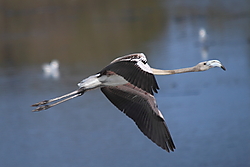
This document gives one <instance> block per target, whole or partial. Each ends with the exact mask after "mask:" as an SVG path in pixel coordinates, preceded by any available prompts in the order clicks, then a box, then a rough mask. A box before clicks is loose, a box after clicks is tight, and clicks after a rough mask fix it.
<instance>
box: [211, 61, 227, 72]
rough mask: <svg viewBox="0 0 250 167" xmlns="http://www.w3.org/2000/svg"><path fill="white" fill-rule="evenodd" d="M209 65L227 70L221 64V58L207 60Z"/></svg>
mask: <svg viewBox="0 0 250 167" xmlns="http://www.w3.org/2000/svg"><path fill="white" fill-rule="evenodd" d="M207 65H208V66H210V67H220V68H222V70H224V71H226V68H225V67H224V66H223V65H222V64H221V62H220V61H219V60H210V61H208V62H207Z"/></svg>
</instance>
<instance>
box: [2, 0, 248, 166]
mask: <svg viewBox="0 0 250 167" xmlns="http://www.w3.org/2000/svg"><path fill="white" fill-rule="evenodd" d="M219 2H220V1H219ZM222 2H223V1H222ZM222 2H221V3H222ZM230 2H231V1H230ZM160 4H161V5H160V6H163V8H164V9H166V10H164V11H165V13H161V14H163V15H164V14H165V16H164V17H162V18H164V19H165V21H166V22H164V23H162V27H161V28H159V29H157V28H156V29H155V30H154V31H157V33H154V35H150V37H149V36H147V35H145V34H144V35H143V36H141V37H140V38H141V39H140V40H138V41H137V42H138V43H137V45H136V46H133V47H131V48H130V47H129V45H128V46H126V47H124V48H113V49H114V50H116V51H115V53H120V54H119V55H116V54H115V53H113V54H112V55H110V53H111V52H112V47H111V48H110V49H111V50H109V49H108V51H107V52H104V53H103V56H102V57H98V56H95V54H97V55H98V54H99V51H96V52H94V50H95V49H94V50H93V48H92V49H89V50H87V51H86V53H83V54H82V56H81V60H80V58H79V59H78V57H74V58H72V59H73V60H72V59H71V62H68V61H67V60H68V59H69V58H70V56H69V57H65V56H64V57H60V56H59V55H60V54H62V52H61V51H58V52H59V53H58V55H57V57H56V56H55V57H56V58H57V59H59V62H60V68H59V70H60V77H59V78H53V77H45V76H44V74H43V71H42V64H43V63H44V62H43V59H44V58H43V56H42V54H41V55H32V56H31V57H25V59H26V63H23V60H22V63H20V64H18V63H17V62H18V58H19V56H16V57H15V56H13V57H14V58H15V60H13V62H15V63H17V64H15V63H14V64H13V63H9V62H10V61H11V60H8V61H6V60H7V59H6V58H5V59H1V63H2V64H3V65H2V67H0V85H1V87H0V91H1V93H0V101H1V105H0V114H1V116H0V133H1V137H0V166H13V167H14V166H15V167H17V166H18V167H19V166H20V167H21V166H36V167H42V166H60V167H69V166H75V167H77V166H88V167H96V166H110V167H111V166H120V167H123V166H145V167H146V166H162V167H163V166H164V167H165V166H180V167H181V166H192V167H200V166H211V167H216V166H218V167H219V166H227V167H235V166H242V167H243V166H250V144H249V141H250V131H249V128H250V113H249V108H250V103H249V102H250V55H249V54H250V52H249V51H250V44H249V38H250V34H249V32H250V31H249V23H250V19H249V18H250V17H249V16H250V15H249V12H247V10H244V9H245V5H247V4H248V6H249V3H247V2H245V3H242V4H238V6H236V7H235V8H234V10H232V11H231V12H228V10H227V9H228V8H230V4H231V7H232V6H233V4H234V3H232V2H231V3H229V6H224V8H223V9H224V10H225V11H226V12H228V13H223V12H219V13H215V15H216V16H217V17H214V16H213V15H212V14H213V13H212V14H211V13H209V11H208V13H206V10H205V9H207V10H208V9H211V8H212V9H214V8H215V9H217V8H218V9H220V8H219V7H218V6H217V5H221V4H220V3H219V4H210V3H208V4H206V3H201V4H199V5H198V8H199V9H200V10H204V11H199V10H198V11H199V12H200V13H201V14H195V12H194V13H192V9H193V8H195V9H197V4H196V5H195V4H193V1H190V3H187V4H183V6H184V7H185V8H184V9H183V8H178V7H179V6H181V5H178V3H177V2H176V3H174V2H172V3H168V4H165V3H162V2H160ZM222 4H223V3H222ZM169 5H172V6H173V9H171V8H170V7H169ZM144 9H145V10H144ZM157 9H158V7H152V8H150V7H148V8H147V7H141V8H140V10H139V11H140V12H139V14H138V13H136V14H135V15H136V16H138V17H135V20H133V19H132V20H129V22H136V23H137V21H138V22H140V19H142V20H143V18H144V17H143V16H144V14H143V12H145V11H146V12H148V11H149V12H152V13H151V14H154V12H156V11H157ZM167 9H168V10H167ZM175 9H182V10H183V11H184V13H185V11H186V10H187V11H190V13H189V12H187V13H186V14H183V13H180V14H179V13H178V11H177V10H175ZM240 9H242V12H241V10H240ZM130 10H131V9H128V12H129V11H130ZM126 11H127V10H126ZM225 11H224V12H225ZM46 12H49V10H48V11H45V14H46ZM41 15H43V13H41ZM141 15H142V16H141ZM93 16H95V15H93ZM8 17H14V16H13V15H11V16H9V15H8ZM25 17H29V16H25ZM38 17H40V16H38ZM117 17H118V18H119V17H122V18H123V15H122V16H117ZM141 17H142V18H141ZM69 18H70V19H71V17H69ZM77 18H78V17H77V16H74V17H73V20H74V19H77ZM111 18H112V19H105V16H103V17H100V18H99V17H97V19H96V18H95V17H94V18H93V19H94V20H97V22H93V23H92V24H93V27H96V28H97V27H98V26H104V28H107V27H109V25H110V24H111V25H113V21H114V20H113V19H115V18H116V17H115V16H112V17H111ZM53 19H55V20H57V18H56V17H55V18H54V17H53ZM137 19H138V20H137ZM99 20H101V23H100V22H99ZM102 21H105V23H103V22H102ZM123 21H124V22H127V21H128V20H126V19H125V20H123ZM162 21H164V20H162ZM149 22H150V23H152V24H153V23H154V20H149ZM150 23H145V24H147V26H149V25H150ZM55 24H56V23H55ZM120 24H121V26H122V25H123V24H124V23H123V22H121V23H119V24H118V23H117V25H120ZM47 28H48V27H47ZM68 28H69V29H70V28H72V27H70V25H69V27H68ZM132 28H133V27H132ZM134 28H135V27H134ZM137 28H138V27H137ZM201 28H205V30H206V31H207V34H208V35H207V36H208V38H207V41H206V44H201V43H200V42H199V36H198V34H199V30H200V29H201ZM45 29H46V28H45ZM65 29H66V30H67V28H65ZM65 29H63V31H66V30H65ZM97 29H98V28H97ZM139 29H141V31H150V30H145V29H144V28H143V27H140V26H139ZM149 29H150V28H149ZM43 31H45V34H46V32H47V30H43ZM48 31H50V30H48ZM93 31H94V30H93ZM96 31H98V30H96ZM66 32H67V31H66ZM70 32H71V31H70ZM138 32H139V31H138ZM142 33H143V32H142ZM145 33H146V32H145ZM66 34H67V33H66ZM146 34H147V33H146ZM8 35H9V34H6V32H2V34H1V37H4V38H2V40H1V41H2V46H5V47H6V46H8V45H9V44H6V43H9V42H10V41H11V42H13V40H14V42H16V40H17V39H15V38H14V39H13V38H12V37H11V38H9V37H8ZM15 35H17V34H13V36H14V37H15ZM6 36H7V37H6ZM17 38H31V37H30V36H25V35H24V37H20V36H17ZM34 38H38V39H37V40H41V37H40V36H39V35H38V37H37V36H35V37H34ZM44 38H48V36H45V37H44ZM57 38H59V37H57ZM98 38H99V37H98ZM103 38H104V37H103ZM129 38H131V39H133V38H132V37H129ZM123 39H125V37H124V38H123ZM102 40H103V39H102V37H100V41H102ZM105 40H106V37H105ZM105 40H104V41H102V42H99V43H98V45H101V44H105V46H108V44H107V43H105ZM58 42H60V38H59V41H58ZM124 44H125V45H126V44H127V43H126V42H125V43H124ZM83 45H84V44H83ZM205 45H206V47H207V46H208V50H207V53H206V54H205V57H204V54H203V53H201V51H202V50H203V49H204V48H203V47H204V46H205ZM11 46H12V45H11ZM13 46H15V47H16V45H14V44H13ZM25 46H26V45H25ZM96 46H97V45H95V46H92V45H91V46H89V47H96ZM15 47H11V48H12V49H13V50H15ZM26 47H27V50H30V52H31V53H33V52H35V53H40V51H41V50H40V49H39V48H29V45H28V46H26ZM47 47H48V46H47ZM47 47H45V46H44V47H43V48H44V49H45V50H46V48H47ZM53 47H58V45H56V44H55V46H54V45H53ZM59 48H61V49H63V46H59ZM36 49H38V50H37V51H36ZM47 49H48V48H47ZM61 49H59V50H61ZM67 49H68V48H65V50H66V52H67V53H70V51H69V50H67ZM85 49H86V48H85ZM101 49H103V48H101ZM34 50H35V51H34ZM48 50H49V49H48ZM96 50H98V48H96ZM75 52H76V51H75ZM132 52H144V53H145V54H146V55H147V57H148V62H149V64H150V65H151V66H152V67H157V68H162V69H176V68H182V67H189V66H193V65H195V64H196V63H198V62H200V61H203V60H204V59H219V60H220V61H221V62H222V63H223V64H224V66H225V67H226V68H227V71H223V70H221V69H219V68H216V69H211V70H209V71H206V72H199V73H189V74H188V73H186V74H179V75H172V76H157V80H158V84H159V86H160V91H159V93H158V94H157V95H156V100H157V103H158V105H159V109H160V110H161V112H162V113H163V115H164V116H165V119H166V122H167V125H168V127H169V129H170V131H171V134H172V137H173V139H174V142H175V145H176V147H177V148H176V150H175V152H172V153H167V152H165V151H164V150H162V149H161V148H159V147H158V146H156V145H155V144H154V143H152V142H151V141H150V140H148V138H146V137H145V136H144V135H143V134H142V133H141V132H140V131H139V130H138V128H137V127H136V125H135V124H134V123H133V122H132V120H130V119H129V118H127V117H126V116H125V115H124V114H123V113H121V112H120V111H119V110H118V109H116V108H115V107H114V106H113V105H112V104H111V103H110V102H109V101H108V100H107V99H106V98H105V97H104V95H103V94H102V93H101V91H100V90H93V91H90V92H87V93H86V94H85V95H84V96H82V97H79V98H76V99H74V100H72V101H69V102H67V103H64V104H61V105H59V106H56V107H54V108H51V109H49V110H46V111H43V112H39V113H32V112H31V110H32V108H31V107H30V105H31V104H33V103H35V102H38V101H41V100H44V99H48V98H52V97H56V96H58V95H62V94H64V93H68V92H70V91H72V90H75V89H77V83H78V82H79V81H81V80H82V79H84V78H85V77H88V76H89V75H92V74H94V73H96V72H98V71H99V70H101V69H102V68H103V67H104V66H106V65H107V64H108V63H109V62H110V61H112V60H113V59H114V58H116V57H119V56H122V55H125V54H128V53H132ZM2 53H3V54H4V53H6V52H3V51H2ZM10 53H12V54H15V52H14V51H13V52H10ZM42 53H43V52H42ZM48 53H49V54H51V52H50V51H48ZM76 53H77V52H76ZM20 54H22V53H20ZM63 54H65V53H63ZM78 54H79V55H81V53H78ZM88 54H90V55H91V58H89V57H88V56H85V55H88ZM13 57H11V58H13ZM53 58H54V57H53V56H51V60H52V59H53ZM60 58H61V59H60ZM16 59H17V60H16ZM5 62H6V64H4V63H5ZM11 62H12V61H11Z"/></svg>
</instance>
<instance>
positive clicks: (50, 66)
mask: <svg viewBox="0 0 250 167" xmlns="http://www.w3.org/2000/svg"><path fill="white" fill-rule="evenodd" d="M42 69H43V72H44V76H45V77H52V78H54V79H58V78H59V77H60V72H59V62H58V60H52V61H51V62H50V63H45V64H43V66H42Z"/></svg>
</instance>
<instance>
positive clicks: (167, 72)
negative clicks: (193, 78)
mask: <svg viewBox="0 0 250 167" xmlns="http://www.w3.org/2000/svg"><path fill="white" fill-rule="evenodd" d="M151 70H152V72H153V74H155V75H172V74H180V73H185V72H197V71H199V70H198V69H197V68H196V66H194V67H188V68H181V69H176V70H160V69H155V68H151Z"/></svg>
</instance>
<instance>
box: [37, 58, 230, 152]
mask: <svg viewBox="0 0 250 167" xmlns="http://www.w3.org/2000/svg"><path fill="white" fill-rule="evenodd" d="M213 67H220V68H222V69H223V70H226V69H225V67H224V66H223V65H222V64H221V63H220V61H218V60H210V61H205V62H201V63H199V64H197V65H196V66H194V67H189V68H183V69H177V70H160V69H154V68H151V67H150V66H149V65H148V63H147V59H146V56H145V55H144V54H143V53H134V54H130V55H126V56H122V57H119V58H117V59H115V60H114V61H112V62H111V63H110V64H109V65H108V66H106V67H105V68H104V69H102V70H101V71H100V72H98V73H97V74H95V75H92V76H90V77H88V78H86V79H84V80H82V81H81V82H80V83H79V84H78V86H79V89H77V90H75V91H73V92H71V93H69V94H66V95H63V96H60V97H57V98H54V99H50V100H44V101H41V102H39V103H36V104H34V105H32V106H34V107H37V108H36V109H34V110H33V111H41V110H46V109H48V108H50V107H53V106H55V105H58V104H60V103H62V102H65V101H68V100H70V99H73V98H75V97H78V96H81V95H83V94H84V93H85V92H86V91H88V90H92V89H95V88H101V91H102V92H103V93H104V95H105V96H106V97H107V98H108V99H109V100H110V101H111V103H113V104H114V105H115V106H116V107H117V108H118V109H119V110H121V111H122V112H123V113H125V114H126V115H127V116H128V117H130V118H131V119H133V120H134V122H135V123H136V125H137V126H138V128H139V129H140V130H141V131H142V132H143V133H144V135H146V136H147V137H148V138H149V139H150V140H152V141H153V142H154V143H156V144H157V145H158V146H159V147H161V148H162V149H164V150H166V151H168V152H169V151H174V149H175V145H174V142H173V140H172V137H171V135H170V132H169V130H168V128H167V125H166V122H165V119H164V117H163V115H162V113H161V112H160V110H159V109H158V107H157V104H156V101H155V98H154V94H153V92H155V93H157V90H158V89H159V87H158V85H157V82H156V79H155V76H154V74H155V75H171V74H178V73H184V72H198V71H206V70H208V69H210V68H213ZM60 99H62V100H60ZM58 100H60V101H58ZM54 101H57V102H55V103H52V104H48V103H51V102H54Z"/></svg>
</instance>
